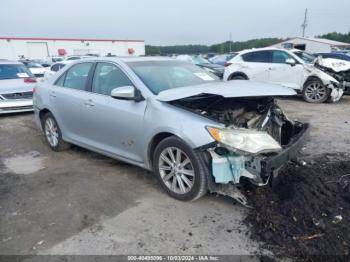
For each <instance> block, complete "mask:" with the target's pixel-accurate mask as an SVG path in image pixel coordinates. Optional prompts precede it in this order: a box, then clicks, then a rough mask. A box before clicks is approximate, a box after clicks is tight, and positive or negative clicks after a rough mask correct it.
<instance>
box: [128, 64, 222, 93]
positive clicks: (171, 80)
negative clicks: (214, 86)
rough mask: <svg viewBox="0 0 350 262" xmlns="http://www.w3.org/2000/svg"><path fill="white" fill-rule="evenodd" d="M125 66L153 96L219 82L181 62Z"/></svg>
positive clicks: (198, 69) (200, 70) (195, 67)
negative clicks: (166, 91)
mask: <svg viewBox="0 0 350 262" xmlns="http://www.w3.org/2000/svg"><path fill="white" fill-rule="evenodd" d="M127 64H128V65H129V66H130V67H131V69H132V70H133V71H134V72H135V74H136V75H137V76H138V77H139V78H140V79H141V80H142V81H143V82H144V84H145V85H146V86H147V87H148V88H149V89H150V90H151V91H152V93H154V94H159V93H160V92H161V91H164V90H168V89H173V88H178V87H187V86H194V85H201V84H205V83H208V82H213V81H219V78H218V77H216V76H215V75H213V74H210V73H208V72H206V71H204V70H203V69H201V68H200V67H198V66H196V65H193V64H191V63H188V62H183V61H144V62H129V63H127Z"/></svg>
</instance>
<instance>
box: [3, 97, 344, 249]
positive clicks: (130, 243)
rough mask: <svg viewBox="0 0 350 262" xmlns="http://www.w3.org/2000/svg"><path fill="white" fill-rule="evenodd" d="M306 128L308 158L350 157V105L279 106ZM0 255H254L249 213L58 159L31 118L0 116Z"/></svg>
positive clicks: (65, 155)
mask: <svg viewBox="0 0 350 262" xmlns="http://www.w3.org/2000/svg"><path fill="white" fill-rule="evenodd" d="M280 104H281V106H282V108H284V109H285V111H286V112H287V114H288V115H289V116H290V117H291V118H292V119H299V120H301V121H307V122H310V123H311V125H312V129H311V139H310V141H309V142H308V144H307V146H306V149H305V151H304V152H305V153H306V154H309V155H317V154H322V153H339V152H350V137H349V135H348V134H349V133H350V124H349V123H348V121H350V97H345V98H344V99H343V100H342V101H341V102H340V103H338V104H320V105H312V104H307V103H305V102H303V101H301V100H300V99H299V98H295V99H292V100H281V101H280ZM0 138H1V139H0V254H37V253H40V254H130V253H133V254H204V253H205V254H208V253H209V254H255V253H256V252H259V251H260V245H259V243H258V242H255V241H253V240H251V239H250V238H249V232H248V229H247V228H246V227H245V226H244V225H243V224H242V220H243V219H244V218H245V216H246V214H247V210H246V209H245V208H243V207H241V206H239V205H234V204H233V201H232V200H230V199H226V198H222V197H215V196H213V195H208V196H206V197H204V198H202V199H200V200H198V201H196V202H191V203H183V202H179V201H176V200H174V199H171V198H169V197H168V196H167V195H165V194H164V193H163V192H162V190H161V189H160V187H159V185H158V184H157V182H156V180H155V178H154V177H153V176H152V174H150V173H148V172H146V171H144V170H142V169H140V168H137V167H133V166H130V165H127V164H124V163H121V162H118V161H115V160H112V159H110V158H106V157H103V156H101V155H98V154H95V153H92V152H90V151H86V150H84V149H81V148H77V147H74V148H73V149H71V150H69V151H65V152H61V153H54V152H52V151H51V150H50V149H49V148H48V147H47V145H46V144H45V142H44V139H43V137H42V135H41V133H40V132H39V131H38V130H37V128H36V126H35V124H34V121H33V116H32V114H18V115H11V116H10V115H8V116H0Z"/></svg>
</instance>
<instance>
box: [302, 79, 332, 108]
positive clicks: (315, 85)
mask: <svg viewBox="0 0 350 262" xmlns="http://www.w3.org/2000/svg"><path fill="white" fill-rule="evenodd" d="M302 94H303V99H304V100H305V101H306V102H308V103H323V102H325V101H327V99H328V98H329V96H330V89H329V88H327V87H326V86H325V85H324V84H323V83H322V82H321V80H319V79H310V80H307V81H306V82H305V84H304V88H303V92H302Z"/></svg>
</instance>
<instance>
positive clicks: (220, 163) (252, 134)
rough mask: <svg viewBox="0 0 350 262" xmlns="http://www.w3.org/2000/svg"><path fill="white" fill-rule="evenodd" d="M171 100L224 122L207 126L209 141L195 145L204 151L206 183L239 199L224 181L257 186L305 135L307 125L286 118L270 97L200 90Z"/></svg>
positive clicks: (296, 150) (291, 153) (272, 175)
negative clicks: (231, 95)
mask: <svg viewBox="0 0 350 262" xmlns="http://www.w3.org/2000/svg"><path fill="white" fill-rule="evenodd" d="M172 103H173V104H175V105H176V106H180V107H182V108H185V109H187V110H191V111H192V112H194V113H197V114H200V115H201V116H205V117H207V118H210V119H211V120H214V121H216V122H219V123H221V124H223V125H224V126H225V127H224V128H217V127H213V126H207V131H208V132H209V134H210V135H211V136H212V138H213V139H214V140H215V142H214V143H212V144H210V145H207V146H206V147H202V148H201V150H202V151H204V152H206V155H209V157H208V160H207V162H208V165H209V166H210V167H211V172H212V178H213V180H212V181H211V184H210V183H209V188H210V190H211V192H217V193H220V194H224V195H229V196H232V197H234V198H235V199H237V200H239V201H240V202H241V203H243V204H244V200H243V199H244V196H243V195H241V194H240V193H239V192H238V191H237V189H236V188H234V187H229V186H230V185H237V184H240V183H241V182H242V178H244V179H247V180H249V181H250V182H251V183H253V184H255V185H257V186H263V185H266V184H268V183H269V181H271V180H273V179H274V178H275V177H277V175H278V173H279V171H280V169H281V168H282V167H283V166H284V165H285V164H286V163H287V162H288V161H289V160H293V159H296V158H297V155H298V153H299V150H300V149H301V148H302V146H303V145H304V142H305V139H306V136H307V130H308V124H303V123H300V122H295V121H292V120H290V119H288V118H287V117H286V116H285V114H284V113H283V111H282V110H281V109H280V108H279V106H278V105H277V104H276V102H275V99H274V98H272V97H249V98H245V97H243V98H223V97H220V96H215V95H214V96H213V95H204V96H201V97H200V98H198V99H196V98H193V97H192V98H188V99H181V100H177V101H174V102H172Z"/></svg>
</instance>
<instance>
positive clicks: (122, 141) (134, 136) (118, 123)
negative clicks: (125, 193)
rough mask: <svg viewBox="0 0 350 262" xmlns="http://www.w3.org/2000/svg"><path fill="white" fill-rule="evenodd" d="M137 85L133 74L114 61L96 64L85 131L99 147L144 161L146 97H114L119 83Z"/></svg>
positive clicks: (87, 100) (102, 149)
mask: <svg viewBox="0 0 350 262" xmlns="http://www.w3.org/2000/svg"><path fill="white" fill-rule="evenodd" d="M123 86H134V84H133V82H132V81H131V80H130V78H129V77H128V76H127V75H126V74H125V73H124V72H123V70H122V69H121V68H120V67H119V66H118V65H116V64H114V63H109V62H99V63H97V65H96V68H95V72H94V75H93V80H92V84H91V92H90V93H89V94H88V96H86V101H85V102H86V104H87V106H86V110H84V114H86V117H88V118H89V120H90V123H89V128H87V129H85V130H84V132H85V135H86V137H87V138H88V140H89V141H90V144H91V145H92V146H93V147H95V148H98V149H99V150H101V151H103V152H105V153H108V154H113V155H115V156H122V157H124V158H128V159H130V160H133V161H138V162H142V161H143V152H144V151H143V150H142V148H141V144H140V140H141V139H142V132H143V131H142V130H143V117H144V113H145V109H146V101H141V102H135V101H134V100H122V99H115V98H112V97H111V91H112V90H113V89H114V88H117V87H123Z"/></svg>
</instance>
